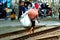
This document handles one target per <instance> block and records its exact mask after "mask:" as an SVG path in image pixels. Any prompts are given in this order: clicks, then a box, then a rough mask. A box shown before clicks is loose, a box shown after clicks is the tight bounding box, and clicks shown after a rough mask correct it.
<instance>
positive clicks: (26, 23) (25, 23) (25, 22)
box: [20, 14, 31, 27]
mask: <svg viewBox="0 0 60 40" xmlns="http://www.w3.org/2000/svg"><path fill="white" fill-rule="evenodd" d="M20 22H21V24H22V26H25V27H29V26H31V21H30V19H29V16H28V14H26V15H24V16H22V17H21V19H20Z"/></svg>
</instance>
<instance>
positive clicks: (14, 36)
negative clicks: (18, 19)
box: [0, 26, 60, 40]
mask: <svg viewBox="0 0 60 40" xmlns="http://www.w3.org/2000/svg"><path fill="white" fill-rule="evenodd" d="M59 29H60V28H59V26H51V27H49V26H43V27H36V28H35V32H34V33H33V34H27V33H28V31H29V29H25V30H20V31H16V32H12V33H7V34H2V35H0V40H29V39H31V40H33V39H35V37H37V36H41V35H44V34H46V33H50V32H53V31H56V30H59ZM40 39H43V38H42V37H41V38H38V37H37V38H36V39H35V40H40Z"/></svg>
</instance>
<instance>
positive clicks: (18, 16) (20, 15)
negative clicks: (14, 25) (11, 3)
mask: <svg viewBox="0 0 60 40" xmlns="http://www.w3.org/2000/svg"><path fill="white" fill-rule="evenodd" d="M21 15H22V13H21V12H20V13H19V15H18V20H19V18H20V17H21Z"/></svg>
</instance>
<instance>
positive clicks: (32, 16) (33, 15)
mask: <svg viewBox="0 0 60 40" xmlns="http://www.w3.org/2000/svg"><path fill="white" fill-rule="evenodd" d="M28 16H29V18H30V20H31V23H32V26H31V28H30V31H29V33H30V34H31V33H34V26H35V19H36V18H37V16H38V4H37V3H35V6H34V8H33V9H31V10H30V11H29V12H28Z"/></svg>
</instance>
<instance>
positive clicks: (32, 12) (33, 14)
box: [28, 8, 38, 19]
mask: <svg viewBox="0 0 60 40" xmlns="http://www.w3.org/2000/svg"><path fill="white" fill-rule="evenodd" d="M28 16H29V17H30V19H34V18H36V17H37V16H38V10H37V9H35V8H34V9H31V10H30V11H29V12H28Z"/></svg>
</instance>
